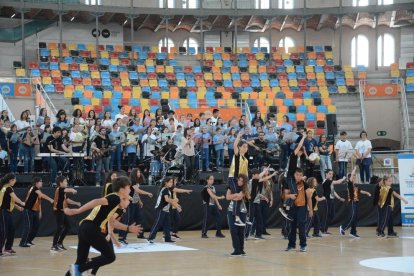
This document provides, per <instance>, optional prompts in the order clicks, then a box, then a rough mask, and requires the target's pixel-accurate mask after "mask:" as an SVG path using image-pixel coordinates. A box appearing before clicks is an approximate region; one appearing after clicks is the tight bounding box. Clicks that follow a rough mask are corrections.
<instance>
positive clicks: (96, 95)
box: [93, 90, 103, 99]
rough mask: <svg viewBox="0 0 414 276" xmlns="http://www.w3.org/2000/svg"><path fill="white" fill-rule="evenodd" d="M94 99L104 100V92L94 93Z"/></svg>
mask: <svg viewBox="0 0 414 276" xmlns="http://www.w3.org/2000/svg"><path fill="white" fill-rule="evenodd" d="M93 97H94V98H97V99H102V97H103V92H102V91H99V90H96V91H93Z"/></svg>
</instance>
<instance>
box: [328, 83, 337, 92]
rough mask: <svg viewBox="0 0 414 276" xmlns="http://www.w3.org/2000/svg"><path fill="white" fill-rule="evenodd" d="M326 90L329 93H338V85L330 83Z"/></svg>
mask: <svg viewBox="0 0 414 276" xmlns="http://www.w3.org/2000/svg"><path fill="white" fill-rule="evenodd" d="M328 92H329V94H336V93H338V87H336V85H330V86H328Z"/></svg>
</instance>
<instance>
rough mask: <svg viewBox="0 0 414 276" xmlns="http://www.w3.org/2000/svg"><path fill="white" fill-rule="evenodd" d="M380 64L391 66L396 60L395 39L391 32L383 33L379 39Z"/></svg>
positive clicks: (378, 53)
mask: <svg viewBox="0 0 414 276" xmlns="http://www.w3.org/2000/svg"><path fill="white" fill-rule="evenodd" d="M377 58H378V66H390V65H391V64H392V63H394V62H395V39H394V37H393V36H392V35H391V34H383V35H380V36H379V37H378V40H377Z"/></svg>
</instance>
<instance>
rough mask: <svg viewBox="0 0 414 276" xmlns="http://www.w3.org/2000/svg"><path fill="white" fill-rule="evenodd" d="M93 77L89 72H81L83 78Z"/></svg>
mask: <svg viewBox="0 0 414 276" xmlns="http://www.w3.org/2000/svg"><path fill="white" fill-rule="evenodd" d="M90 77H91V72H89V71H82V72H81V78H83V79H84V78H90Z"/></svg>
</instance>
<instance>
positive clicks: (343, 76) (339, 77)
mask: <svg viewBox="0 0 414 276" xmlns="http://www.w3.org/2000/svg"><path fill="white" fill-rule="evenodd" d="M335 78H336V79H343V78H345V73H344V72H335Z"/></svg>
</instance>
